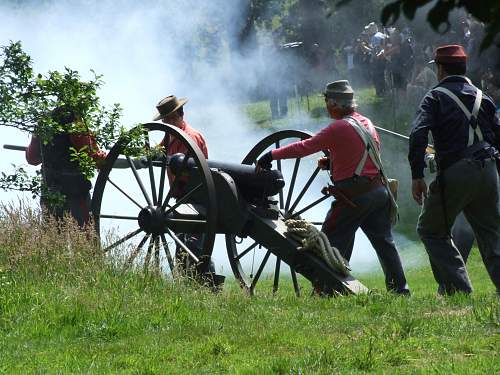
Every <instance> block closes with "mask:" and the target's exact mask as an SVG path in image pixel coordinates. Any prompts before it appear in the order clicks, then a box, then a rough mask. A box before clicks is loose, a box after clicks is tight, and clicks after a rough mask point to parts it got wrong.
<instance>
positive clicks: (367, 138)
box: [344, 116, 382, 176]
mask: <svg viewBox="0 0 500 375" xmlns="http://www.w3.org/2000/svg"><path fill="white" fill-rule="evenodd" d="M344 120H346V121H347V122H349V123H350V124H351V125H352V126H353V128H354V130H356V132H357V133H358V135H359V137H360V138H361V140H362V141H363V143H364V144H365V152H364V153H363V156H362V157H361V160H360V161H359V163H358V165H357V167H356V170H355V171H354V174H355V175H356V176H360V175H361V172H362V171H363V168H364V166H365V164H366V159H367V158H368V156H370V159H371V161H372V162H373V164H375V167H376V168H377V169H378V170H379V171H381V170H382V162H381V160H380V156H379V155H378V150H377V145H376V144H375V140H374V139H373V137H372V135H371V134H370V132H369V131H368V129H366V128H365V127H364V126H363V125H362V124H360V123H359V122H358V121H357V120H356V119H355V118H354V117H351V116H347V117H345V118H344Z"/></svg>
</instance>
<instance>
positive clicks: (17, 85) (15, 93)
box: [0, 42, 142, 195]
mask: <svg viewBox="0 0 500 375" xmlns="http://www.w3.org/2000/svg"><path fill="white" fill-rule="evenodd" d="M92 74H93V78H92V79H90V80H89V81H84V80H82V79H81V77H80V75H79V73H78V72H77V71H75V70H71V69H69V68H65V70H64V72H58V71H50V72H48V73H47V75H46V76H43V75H42V74H35V73H34V72H33V67H32V60H31V57H30V56H29V55H28V54H26V53H25V52H24V51H23V49H22V46H21V43H20V42H11V43H10V44H9V45H7V46H0V126H7V127H13V128H16V129H19V130H21V131H26V132H29V133H32V134H34V135H36V136H37V138H39V139H40V141H41V142H43V143H44V144H47V143H48V142H50V141H51V139H52V137H53V136H54V135H56V134H58V133H62V132H66V133H70V134H71V133H90V134H92V135H93V136H94V137H95V139H96V142H97V145H98V146H99V147H100V148H102V149H106V148H110V146H111V145H113V144H114V143H116V142H117V141H119V140H121V139H124V138H127V139H130V140H132V145H131V147H129V148H128V149H127V151H128V152H129V153H130V154H131V155H132V154H134V155H136V154H138V153H140V151H139V150H141V149H142V147H141V139H142V138H141V137H142V131H141V129H140V127H136V128H134V129H136V130H135V131H134V132H129V131H128V130H127V129H125V128H124V127H122V126H121V125H120V122H119V120H120V116H121V108H120V106H119V105H118V104H115V105H114V106H112V107H111V108H106V107H104V106H102V105H101V104H100V101H99V97H98V95H97V90H98V89H99V88H100V87H101V85H102V80H101V76H99V75H97V74H95V72H93V71H92ZM61 108H64V111H66V112H69V113H73V114H75V116H76V118H77V119H78V121H74V122H72V123H71V124H68V125H65V126H64V127H63V126H62V125H61V124H60V122H58V121H57V118H56V117H55V116H54V113H56V112H57V111H56V109H58V110H59V109H61ZM88 151H92V150H85V149H81V150H76V149H74V148H73V149H70V152H71V154H72V158H73V159H74V160H76V161H77V162H78V165H79V167H80V170H81V172H82V173H83V174H84V176H85V177H86V178H87V179H90V178H92V177H93V175H94V172H95V170H96V165H95V162H94V160H93V159H92V158H90V157H89V156H88ZM0 188H3V189H4V190H6V189H15V190H21V191H30V192H31V193H33V195H40V194H41V193H42V191H43V190H44V184H43V182H42V180H41V176H40V175H39V174H37V175H35V176H30V175H29V174H28V173H27V172H26V171H25V170H24V169H23V168H17V169H16V171H15V172H14V174H12V175H6V174H5V173H2V174H1V177H0Z"/></svg>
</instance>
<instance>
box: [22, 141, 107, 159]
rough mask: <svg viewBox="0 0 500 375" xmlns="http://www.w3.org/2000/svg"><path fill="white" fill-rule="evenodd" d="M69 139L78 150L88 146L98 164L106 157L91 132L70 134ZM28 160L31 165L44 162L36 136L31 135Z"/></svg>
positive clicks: (27, 154) (27, 153)
mask: <svg viewBox="0 0 500 375" xmlns="http://www.w3.org/2000/svg"><path fill="white" fill-rule="evenodd" d="M69 141H70V142H71V144H72V145H73V147H74V148H75V149H77V150H81V149H82V148H83V147H85V146H87V147H88V148H87V150H90V152H89V155H90V157H91V158H92V159H94V160H95V161H96V163H97V164H99V162H101V161H103V160H104V159H106V153H105V152H104V151H101V150H99V148H98V147H97V143H96V141H95V138H94V137H92V136H91V135H89V134H70V135H69ZM26 161H27V162H28V164H31V165H38V164H40V163H41V162H42V153H41V150H40V141H39V140H38V138H37V137H35V136H32V137H31V141H30V144H29V146H28V148H27V149H26Z"/></svg>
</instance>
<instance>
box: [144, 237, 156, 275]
mask: <svg viewBox="0 0 500 375" xmlns="http://www.w3.org/2000/svg"><path fill="white" fill-rule="evenodd" d="M155 240H156V237H154V236H151V239H150V240H149V245H148V252H147V253H146V257H145V258H144V271H147V270H148V269H149V262H150V261H151V255H152V253H153V246H154V243H155Z"/></svg>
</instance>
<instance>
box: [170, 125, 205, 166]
mask: <svg viewBox="0 0 500 375" xmlns="http://www.w3.org/2000/svg"><path fill="white" fill-rule="evenodd" d="M179 129H181V130H183V131H184V133H186V134H187V135H188V136H189V138H191V139H192V140H193V141H194V143H196V145H197V146H198V147H199V148H200V150H201V152H202V153H203V155H205V159H207V158H208V148H207V143H206V142H205V138H203V135H201V133H200V132H199V131H197V130H195V129H193V128H192V127H191V126H189V124H188V123H187V122H186V121H184V120H183V121H182V124H181V126H179ZM164 141H165V139H164V140H163V141H161V143H160V144H161V145H162V146H163V145H164ZM187 151H188V150H187V148H186V146H185V145H184V144H183V143H182V142H181V141H180V140H179V139H177V138H171V139H170V142H169V145H168V151H167V155H168V156H170V155H173V154H177V153H179V152H180V153H182V154H185V153H186V152H187Z"/></svg>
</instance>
